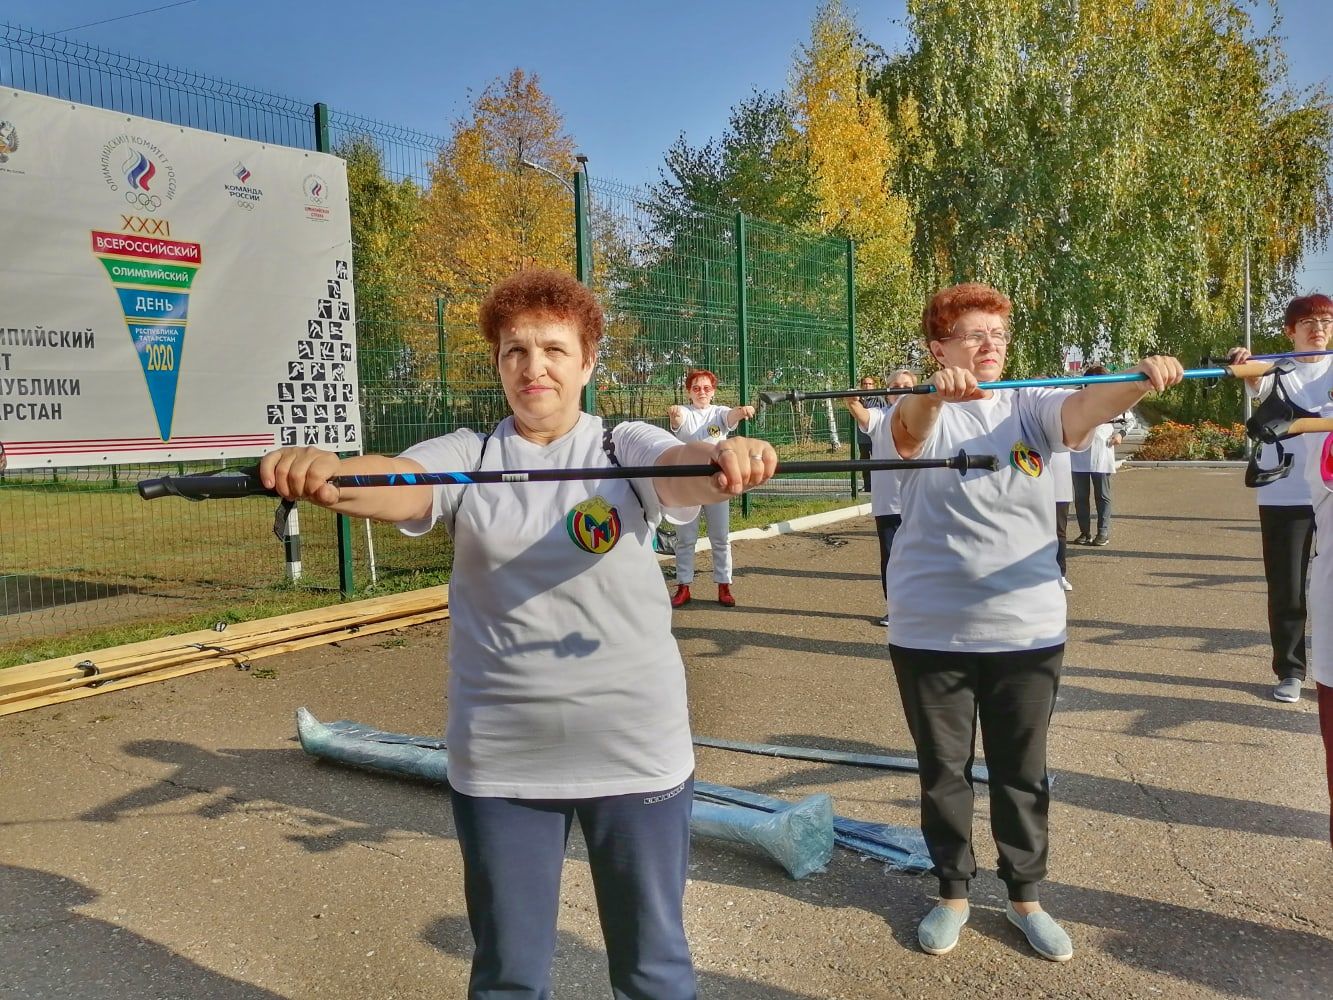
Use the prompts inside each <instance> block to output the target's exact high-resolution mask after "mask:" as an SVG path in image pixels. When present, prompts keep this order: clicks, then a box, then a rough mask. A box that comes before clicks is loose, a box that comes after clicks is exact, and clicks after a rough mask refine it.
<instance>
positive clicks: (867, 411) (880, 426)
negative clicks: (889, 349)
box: [847, 369, 916, 628]
mask: <svg viewBox="0 0 1333 1000" xmlns="http://www.w3.org/2000/svg"><path fill="white" fill-rule="evenodd" d="M867 381H869V382H872V383H873V382H874V379H862V380H861V388H863V389H873V388H874V385H866V384H865V383H866V382H867ZM914 385H916V376H915V375H913V374H912V373H911V372H909V371H907V370H906V369H899V370H898V371H896V372H894V374H893V377H892V378H891V379H890V380H889V388H890V389H910V388H911V387H912V386H914ZM866 398H867V397H855V396H853V397H849V398H848V400H847V408H848V409H849V410H851V411H852V416H853V417H855V418H856V434H857V438H858V439H859V438H860V437H861V436H862V435H864V436H865V437H866V438H867V439H868V440H870V441H871V447H870V449H869V450H868V451H862V453H861V457H862V458H863V459H864V458H882V457H884V456H885V455H887V454H888V453H889V452H890V451H891V450H892V448H891V446H890V445H889V444H887V443H885V442H883V441H880V443H878V444H875V443H874V442H876V441H877V440H878V439H880V438H882V437H884V436H885V435H887V434H888V433H889V413H890V411H891V410H892V408H893V404H894V402H895V401H897V400H898V399H900V398H902V397H900V396H870V397H868V398H869V399H871V400H878V403H877V404H876V405H875V406H869V405H867V404H866V401H865V400H866ZM869 476H870V477H871V485H872V486H873V489H872V488H870V487H867V489H870V513H871V514H872V515H873V516H874V518H875V534H876V535H878V536H879V586H880V589H881V590H882V591H883V592H884V598H885V608H884V617H882V618H880V619H879V621H878V622H876V624H877V625H882V626H884V627H885V628H887V627H888V625H889V614H890V611H889V607H888V595H889V590H888V582H887V580H886V574H887V573H888V568H889V556H890V554H891V553H892V552H893V538H894V536H895V535H896V534H897V533H898V529H899V528H900V527H902V523H903V518H902V508H901V506H900V504H899V502H898V473H896V472H893V471H892V470H889V469H885V470H884V471H882V472H872V473H869Z"/></svg>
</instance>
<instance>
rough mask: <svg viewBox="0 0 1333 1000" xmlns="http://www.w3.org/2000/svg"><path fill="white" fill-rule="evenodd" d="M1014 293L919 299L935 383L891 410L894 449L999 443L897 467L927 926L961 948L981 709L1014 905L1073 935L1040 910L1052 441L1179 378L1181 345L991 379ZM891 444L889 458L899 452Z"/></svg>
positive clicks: (1067, 954)
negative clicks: (1118, 369) (923, 465)
mask: <svg viewBox="0 0 1333 1000" xmlns="http://www.w3.org/2000/svg"><path fill="white" fill-rule="evenodd" d="M1010 309H1011V306H1010V302H1009V299H1008V298H1007V297H1006V296H1005V295H1003V294H1002V293H1001V292H999V291H997V290H995V289H994V288H991V287H989V286H987V285H980V284H962V285H954V286H953V287H951V288H946V289H944V290H943V291H941V292H939V293H937V294H936V295H935V296H934V298H932V299H931V300H930V303H929V304H928V305H927V306H926V309H925V312H924V313H923V315H922V332H923V334H924V337H925V341H926V346H927V347H928V349H929V350H930V353H931V355H932V356H933V357H934V358H935V360H936V361H937V362H938V363H939V365H940V370H939V371H938V372H936V373H935V375H934V376H933V377H932V378H931V380H930V381H931V383H932V384H933V385H934V387H935V391H934V392H933V393H931V394H929V395H916V396H907V397H905V398H904V399H903V400H902V402H900V403H899V404H898V405H897V406H896V407H894V409H893V415H892V417H891V425H890V426H891V431H892V434H891V449H890V451H891V452H896V456H897V457H902V458H943V457H947V456H949V455H953V454H956V453H957V452H958V451H959V450H960V449H966V450H967V451H968V452H969V453H978V454H980V453H986V452H990V453H994V454H998V455H1000V456H1001V461H1002V463H1003V464H1002V467H1001V468H1000V469H999V470H998V471H996V472H985V471H981V470H973V471H970V472H968V473H966V474H965V475H964V476H963V477H961V479H959V478H956V477H952V476H950V477H943V476H929V475H921V476H904V477H903V478H902V483H901V502H902V517H903V527H902V530H901V531H900V532H899V533H898V537H897V539H896V540H895V543H894V549H893V554H892V556H891V558H890V564H889V574H888V588H889V595H888V598H889V605H890V606H891V607H892V608H893V611H894V617H893V622H892V625H891V626H890V636H889V655H890V657H891V659H892V661H893V670H894V674H895V675H896V676H897V679H898V689H899V692H900V693H901V696H902V702H903V710H904V712H905V714H906V717H907V724H908V728H909V729H910V730H911V733H912V739H913V741H914V742H915V743H916V749H917V755H918V758H919V761H920V781H921V829H922V833H923V834H924V835H925V838H926V843H927V845H928V846H929V848H930V854H931V859H932V860H933V861H934V864H935V869H934V871H935V875H936V877H937V878H938V879H939V894H940V898H939V902H938V904H937V905H936V906H935V907H934V909H932V910H931V911H930V913H929V914H927V915H926V917H925V919H924V920H922V922H921V924H920V926H919V928H918V930H917V938H918V940H919V941H920V943H921V947H922V948H923V949H924V950H925V951H927V952H929V953H930V954H932V955H942V954H945V953H946V952H949V951H952V950H953V948H954V947H955V946H956V945H957V943H958V937H959V933H960V932H961V930H962V928H963V925H964V924H966V923H967V919H968V915H969V910H968V903H967V895H968V885H969V883H970V882H971V880H972V877H973V876H974V875H975V874H976V870H977V866H976V859H975V858H974V856H973V852H972V800H973V792H972V777H971V770H972V762H973V757H974V753H975V744H976V720H977V719H978V718H979V719H980V722H981V732H982V736H983V738H984V740H985V746H986V763H987V765H988V767H989V769H990V796H991V832H992V834H993V835H994V837H995V843H996V847H997V848H998V849H999V856H1000V862H999V872H998V874H999V877H1000V879H1001V880H1002V881H1003V882H1004V883H1005V885H1006V887H1007V889H1008V895H1009V906H1008V909H1007V914H1008V919H1009V920H1010V922H1012V923H1013V924H1015V925H1016V926H1018V927H1019V928H1020V929H1021V930H1022V931H1023V933H1024V934H1025V935H1026V937H1027V939H1028V941H1029V943H1030V944H1031V945H1032V947H1033V948H1034V949H1035V950H1036V951H1037V952H1038V953H1039V954H1041V955H1042V956H1043V957H1045V958H1048V959H1051V960H1052V961H1057V962H1062V961H1066V960H1068V959H1069V958H1071V957H1072V956H1073V945H1072V944H1071V942H1070V940H1069V936H1068V935H1067V934H1066V933H1065V932H1064V930H1063V929H1062V928H1061V927H1060V925H1059V924H1057V923H1056V922H1055V920H1053V919H1052V918H1051V917H1050V916H1049V915H1048V914H1047V913H1045V912H1043V911H1042V909H1041V904H1040V903H1039V902H1038V886H1039V884H1040V883H1041V881H1042V879H1044V878H1045V876H1046V857H1047V812H1048V808H1049V804H1050V782H1049V779H1048V777H1047V774H1046V733H1047V727H1048V725H1049V723H1050V716H1051V711H1052V709H1053V707H1054V705H1055V693H1056V687H1057V684H1058V682H1059V675H1060V664H1061V660H1062V658H1063V656H1064V644H1065V613H1066V612H1065V595H1064V591H1063V590H1062V589H1061V587H1060V575H1059V570H1058V568H1057V566H1056V560H1055V548H1056V539H1055V485H1054V481H1053V478H1054V477H1053V476H1052V475H1051V473H1050V469H1049V466H1048V462H1049V458H1050V456H1051V455H1052V454H1053V453H1057V452H1061V451H1065V450H1068V449H1070V448H1076V449H1077V448H1082V447H1085V446H1086V444H1087V442H1088V440H1089V439H1090V438H1091V435H1092V432H1093V430H1094V428H1096V427H1097V425H1099V424H1102V423H1105V422H1106V421H1108V420H1110V419H1112V418H1113V417H1115V416H1116V415H1117V414H1119V413H1123V412H1124V411H1125V410H1127V409H1129V408H1130V407H1131V406H1133V405H1134V404H1135V403H1137V402H1138V401H1139V400H1140V399H1141V398H1142V397H1143V396H1145V395H1146V394H1147V393H1148V392H1149V391H1152V390H1159V391H1160V390H1162V389H1165V388H1166V387H1167V386H1170V385H1174V384H1176V383H1177V382H1179V381H1180V380H1181V378H1182V369H1181V366H1180V363H1179V362H1178V361H1177V360H1176V359H1175V358H1171V357H1149V358H1145V359H1144V360H1143V361H1142V362H1141V363H1140V364H1139V365H1138V367H1137V368H1136V369H1135V370H1136V371H1140V372H1142V373H1144V375H1146V376H1147V380H1146V381H1137V382H1127V383H1117V384H1102V385H1093V386H1089V387H1087V388H1086V389H1085V390H1084V391H1082V392H1071V391H1068V390H1061V389H1044V388H1029V389H1019V390H1007V391H1001V390H994V391H988V390H987V389H986V387H985V386H986V383H987V382H993V381H996V380H998V379H999V378H1000V377H1001V376H1002V374H1003V372H1004V364H1005V357H1006V354H1007V351H1008V345H1009V342H1010V339H1011V335H1010V331H1009V315H1010ZM886 457H894V456H893V455H892V454H891V455H889V456H886Z"/></svg>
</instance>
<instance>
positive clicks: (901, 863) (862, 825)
mask: <svg viewBox="0 0 1333 1000" xmlns="http://www.w3.org/2000/svg"><path fill="white" fill-rule="evenodd" d="M694 797H695V799H707V800H709V801H711V802H720V803H725V804H727V805H735V806H745V807H747V808H750V809H762V810H764V811H766V812H774V811H776V810H778V809H781V808H783V807H784V806H786V803H785V802H783V801H782V800H781V799H775V798H770V797H769V796H767V795H760V794H759V793H758V792H747V791H745V790H744V789H742V788H730V787H728V786H727V785H713V784H709V783H708V782H706V781H696V782H695V783H694ZM833 839H834V842H835V843H836V844H837V845H838V846H839V847H845V848H847V849H848V850H852V851H856V852H857V853H858V854H861V855H864V856H865V857H868V858H875V859H876V860H879V861H883V862H884V863H885V864H887V865H888V866H889V867H890V868H892V869H894V870H895V871H900V872H906V873H914V872H925V871H930V869H931V867H932V863H931V860H930V853H929V851H928V850H927V849H926V839H925V838H924V837H923V836H922V835H921V831H920V830H919V829H917V828H916V827H911V826H890V825H888V824H886V823H871V822H868V821H866V820H859V819H849V818H848V817H846V816H834V817H833Z"/></svg>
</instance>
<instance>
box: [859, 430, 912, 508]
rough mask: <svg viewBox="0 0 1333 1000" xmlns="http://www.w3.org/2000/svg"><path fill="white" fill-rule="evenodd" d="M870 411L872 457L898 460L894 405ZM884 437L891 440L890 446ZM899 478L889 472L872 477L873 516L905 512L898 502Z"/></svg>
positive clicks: (869, 433) (894, 473) (869, 431)
mask: <svg viewBox="0 0 1333 1000" xmlns="http://www.w3.org/2000/svg"><path fill="white" fill-rule="evenodd" d="M869 410H870V422H869V424H867V425H866V434H868V435H869V436H870V457H871V458H897V456H898V451H897V449H896V448H894V447H893V441H892V438H893V421H892V420H890V419H889V418H890V417H891V416H892V415H893V404H892V403H888V404H887V405H885V406H875V407H870V408H869ZM858 429H859V425H858ZM885 438H889V439H890V440H889V442H888V443H887V444H885V442H884V439H885ZM913 474H914V473H913ZM899 475H900V474H899V473H897V472H892V471H890V470H888V469H885V470H884V471H883V472H872V473H871V474H870V513H871V514H873V515H874V516H875V517H885V516H887V515H890V514H901V513H902V504H901V502H900V501H899V499H898V478H899Z"/></svg>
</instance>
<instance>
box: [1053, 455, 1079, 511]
mask: <svg viewBox="0 0 1333 1000" xmlns="http://www.w3.org/2000/svg"><path fill="white" fill-rule="evenodd" d="M1073 454H1076V452H1071V451H1053V452H1051V454H1050V458H1048V459H1047V461H1046V468H1047V469H1049V470H1050V473H1051V480H1052V482H1053V483H1054V484H1055V502H1056V503H1073V502H1074V471H1073V465H1072V463H1071V461H1070V456H1071V455H1073Z"/></svg>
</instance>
